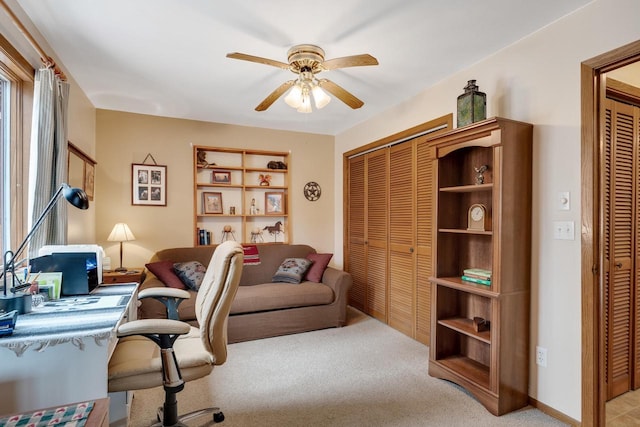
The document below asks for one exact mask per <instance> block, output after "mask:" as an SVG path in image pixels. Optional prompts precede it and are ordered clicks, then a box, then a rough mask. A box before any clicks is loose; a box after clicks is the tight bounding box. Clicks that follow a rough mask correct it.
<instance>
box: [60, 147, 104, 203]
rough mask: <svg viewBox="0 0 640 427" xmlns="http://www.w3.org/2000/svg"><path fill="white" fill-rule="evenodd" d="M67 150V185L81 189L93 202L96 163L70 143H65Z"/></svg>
mask: <svg viewBox="0 0 640 427" xmlns="http://www.w3.org/2000/svg"><path fill="white" fill-rule="evenodd" d="M67 148H68V153H67V184H69V185H70V186H72V187H77V188H81V189H82V190H84V192H85V193H86V194H87V197H88V198H89V200H90V201H93V197H94V195H95V193H94V186H95V174H96V165H97V162H96V161H95V160H93V159H92V158H91V157H89V156H88V155H87V154H86V153H85V152H84V151H82V150H81V149H80V148H78V147H77V146H76V145H74V144H73V143H72V142H71V141H67Z"/></svg>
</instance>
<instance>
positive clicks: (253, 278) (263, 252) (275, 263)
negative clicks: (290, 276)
mask: <svg viewBox="0 0 640 427" xmlns="http://www.w3.org/2000/svg"><path fill="white" fill-rule="evenodd" d="M258 252H259V255H260V264H259V265H245V266H243V268H242V277H241V278H240V286H252V285H260V284H262V283H270V282H271V281H272V278H273V274H274V273H275V272H276V270H278V267H279V266H280V264H282V260H284V259H285V258H305V257H306V256H307V255H309V254H310V253H314V252H315V250H314V249H313V248H312V247H311V246H309V245H280V244H276V245H258ZM194 259H195V258H194Z"/></svg>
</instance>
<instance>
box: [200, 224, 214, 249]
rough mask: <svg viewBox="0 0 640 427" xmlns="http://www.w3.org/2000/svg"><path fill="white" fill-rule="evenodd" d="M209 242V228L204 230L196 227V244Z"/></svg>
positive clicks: (208, 243)
mask: <svg viewBox="0 0 640 427" xmlns="http://www.w3.org/2000/svg"><path fill="white" fill-rule="evenodd" d="M211 243H212V242H211V232H210V231H209V230H205V229H204V228H198V244H199V245H205V246H206V245H210V244H211Z"/></svg>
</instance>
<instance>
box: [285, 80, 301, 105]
mask: <svg viewBox="0 0 640 427" xmlns="http://www.w3.org/2000/svg"><path fill="white" fill-rule="evenodd" d="M284 102H286V103H287V105H288V106H289V107H293V108H298V107H300V104H302V88H301V87H300V84H299V83H296V84H295V85H293V87H292V88H291V90H289V94H288V95H287V96H286V97H285V98H284Z"/></svg>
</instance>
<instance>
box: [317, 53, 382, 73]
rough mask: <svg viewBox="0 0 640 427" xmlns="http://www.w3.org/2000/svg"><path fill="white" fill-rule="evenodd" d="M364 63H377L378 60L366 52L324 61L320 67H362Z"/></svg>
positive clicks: (326, 68) (332, 68)
mask: <svg viewBox="0 0 640 427" xmlns="http://www.w3.org/2000/svg"><path fill="white" fill-rule="evenodd" d="M365 65H378V60H377V59H376V58H374V57H373V56H371V55H369V54H368V53H363V54H362V55H353V56H344V57H342V58H334V59H329V60H327V61H324V62H323V63H322V68H324V69H325V70H335V69H337V68H346V67H362V66H365Z"/></svg>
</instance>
